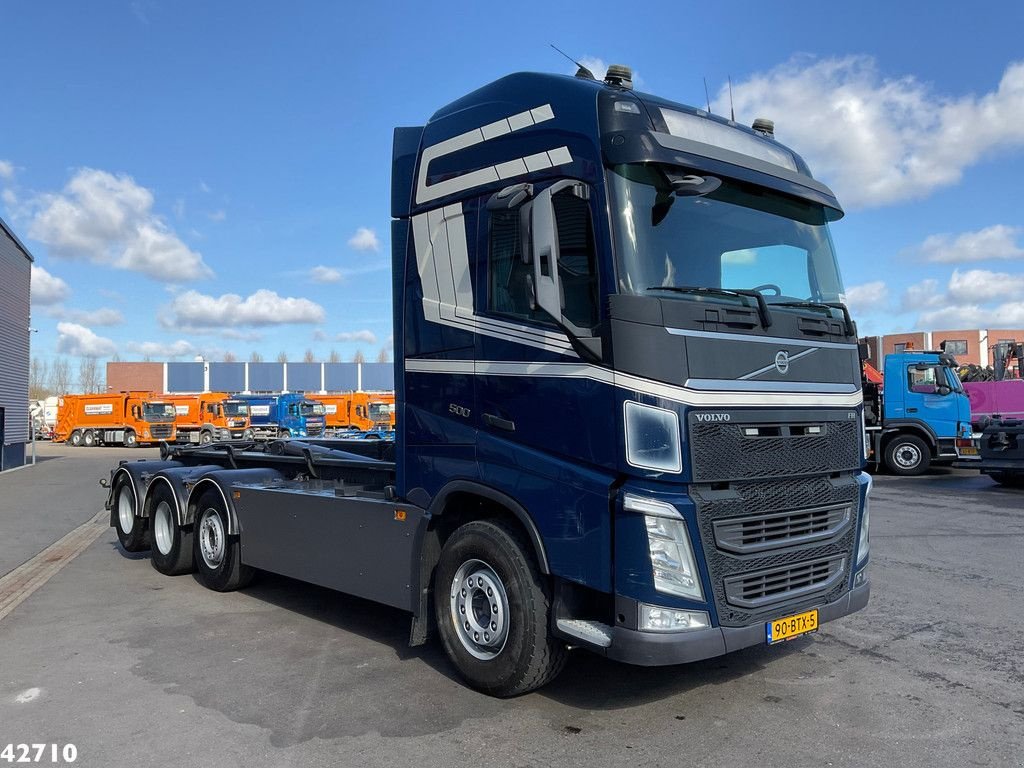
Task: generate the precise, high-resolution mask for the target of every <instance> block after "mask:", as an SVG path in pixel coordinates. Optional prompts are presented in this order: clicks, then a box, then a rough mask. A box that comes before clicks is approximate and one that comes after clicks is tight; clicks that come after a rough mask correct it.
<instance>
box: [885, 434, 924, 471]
mask: <svg viewBox="0 0 1024 768" xmlns="http://www.w3.org/2000/svg"><path fill="white" fill-rule="evenodd" d="M931 463H932V452H931V450H930V449H929V448H928V446H927V445H926V444H925V442H924V440H922V439H921V438H919V437H917V436H916V435H897V436H896V437H894V438H892V440H890V441H889V443H888V444H887V445H886V446H885V466H886V468H887V469H888V470H889V471H890V472H892V473H893V474H894V475H902V476H904V477H912V476H914V475H923V474H924V473H925V472H927V471H928V467H929V466H931Z"/></svg>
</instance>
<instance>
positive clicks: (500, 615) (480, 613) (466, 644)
mask: <svg viewBox="0 0 1024 768" xmlns="http://www.w3.org/2000/svg"><path fill="white" fill-rule="evenodd" d="M450 596H451V599H450V610H451V619H452V623H453V624H454V625H455V633H456V635H457V636H458V638H459V642H460V643H462V647H463V648H465V649H466V650H467V651H468V652H469V653H470V655H472V656H473V657H475V658H477V659H480V660H481V661H490V660H491V659H493V658H495V657H496V656H498V654H500V653H501V651H502V650H503V649H504V647H505V642H506V641H507V640H508V630H509V619H510V616H509V604H508V595H507V594H506V592H505V585H504V584H503V583H502V581H501V579H500V578H499V577H498V574H497V573H495V571H494V569H493V568H491V566H489V565H488V564H487V563H485V562H484V561H482V560H467V561H466V562H465V563H463V564H462V565H461V566H460V567H459V570H458V571H456V572H455V578H453V579H452V586H451V591H450Z"/></svg>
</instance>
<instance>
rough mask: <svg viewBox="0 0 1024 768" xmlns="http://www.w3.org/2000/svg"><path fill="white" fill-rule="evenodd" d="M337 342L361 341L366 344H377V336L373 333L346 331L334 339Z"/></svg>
mask: <svg viewBox="0 0 1024 768" xmlns="http://www.w3.org/2000/svg"><path fill="white" fill-rule="evenodd" d="M334 339H335V341H361V342H363V343H365V344H376V343H377V334H375V333H374V332H373V331H366V330H363V331H344V332H342V333H339V334H337V335H336V336H335V337H334Z"/></svg>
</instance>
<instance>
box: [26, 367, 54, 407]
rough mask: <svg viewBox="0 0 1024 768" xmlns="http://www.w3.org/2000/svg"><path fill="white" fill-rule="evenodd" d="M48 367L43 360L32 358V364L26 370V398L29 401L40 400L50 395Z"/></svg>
mask: <svg viewBox="0 0 1024 768" xmlns="http://www.w3.org/2000/svg"><path fill="white" fill-rule="evenodd" d="M49 376H50V366H48V365H47V364H46V361H45V360H40V359H39V358H38V357H33V358H32V364H31V366H30V367H29V369H28V397H29V399H30V400H42V399H44V398H47V397H49V396H50V395H51V394H52V393H51V392H50V387H49V383H50V382H49Z"/></svg>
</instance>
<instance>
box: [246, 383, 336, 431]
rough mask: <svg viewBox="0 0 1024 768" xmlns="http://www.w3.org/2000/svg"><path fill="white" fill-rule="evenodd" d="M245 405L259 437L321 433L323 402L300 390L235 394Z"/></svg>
mask: <svg viewBox="0 0 1024 768" xmlns="http://www.w3.org/2000/svg"><path fill="white" fill-rule="evenodd" d="M235 399H237V400H241V401H243V402H244V403H246V404H248V406H249V420H250V428H251V429H252V431H253V434H254V435H255V436H256V437H258V438H261V439H271V438H288V437H320V436H321V435H323V433H324V422H325V415H324V414H325V412H324V405H323V403H318V402H316V401H314V400H310V399H308V398H307V397H305V396H304V395H302V394H296V393H292V394H283V395H237V396H236V398H235Z"/></svg>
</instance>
